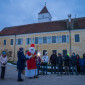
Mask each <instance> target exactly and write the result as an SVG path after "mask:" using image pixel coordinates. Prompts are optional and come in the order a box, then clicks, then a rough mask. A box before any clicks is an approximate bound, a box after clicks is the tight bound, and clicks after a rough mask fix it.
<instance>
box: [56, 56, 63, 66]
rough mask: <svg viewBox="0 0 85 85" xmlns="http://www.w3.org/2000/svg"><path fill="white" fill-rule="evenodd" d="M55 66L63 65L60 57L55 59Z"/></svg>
mask: <svg viewBox="0 0 85 85" xmlns="http://www.w3.org/2000/svg"><path fill="white" fill-rule="evenodd" d="M57 64H58V65H63V58H62V57H61V56H60V57H58V58H57Z"/></svg>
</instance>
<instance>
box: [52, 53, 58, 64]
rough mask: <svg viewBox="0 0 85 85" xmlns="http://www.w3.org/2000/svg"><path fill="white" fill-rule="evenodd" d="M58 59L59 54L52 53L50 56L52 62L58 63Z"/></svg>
mask: <svg viewBox="0 0 85 85" xmlns="http://www.w3.org/2000/svg"><path fill="white" fill-rule="evenodd" d="M56 61H57V55H56V54H53V55H51V57H50V62H51V64H52V65H56Z"/></svg>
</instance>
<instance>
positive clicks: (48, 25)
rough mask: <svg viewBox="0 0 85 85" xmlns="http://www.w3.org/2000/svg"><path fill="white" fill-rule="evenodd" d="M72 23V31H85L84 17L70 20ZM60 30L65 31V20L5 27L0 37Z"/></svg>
mask: <svg viewBox="0 0 85 85" xmlns="http://www.w3.org/2000/svg"><path fill="white" fill-rule="evenodd" d="M72 21H74V29H85V17H83V18H77V19H76V20H75V19H72ZM61 30H67V19H66V20H60V21H52V22H44V23H35V24H28V25H22V26H14V27H7V28H4V29H3V30H2V31H1V32H0V36H7V35H15V34H16V35H18V34H30V33H41V32H52V31H61Z"/></svg>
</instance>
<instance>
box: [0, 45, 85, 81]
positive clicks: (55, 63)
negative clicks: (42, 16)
mask: <svg viewBox="0 0 85 85" xmlns="http://www.w3.org/2000/svg"><path fill="white" fill-rule="evenodd" d="M34 47H35V45H34V44H31V47H30V48H29V51H28V52H26V54H25V55H24V50H23V48H19V51H18V56H17V57H18V60H17V71H18V81H23V79H22V77H21V74H22V73H25V76H26V77H28V78H30V79H32V78H38V77H39V71H40V69H41V73H42V74H43V75H45V74H47V72H48V64H51V74H53V72H54V73H55V74H56V73H57V74H58V75H60V74H63V71H64V72H65V73H64V74H65V75H69V74H72V75H73V74H74V72H75V73H76V75H78V74H82V75H84V74H85V54H83V58H80V56H79V55H78V54H76V55H75V53H72V55H71V56H69V54H66V55H65V56H62V55H61V53H58V55H56V53H55V52H53V54H52V55H51V56H50V59H49V57H48V55H47V52H45V55H44V56H43V57H42V59H41V57H40V54H39V55H37V54H36V53H35V49H34ZM7 61H8V59H7V56H6V52H5V51H3V52H2V55H1V57H0V62H1V78H2V79H4V75H5V68H6V64H7Z"/></svg>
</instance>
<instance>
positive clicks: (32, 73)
mask: <svg viewBox="0 0 85 85" xmlns="http://www.w3.org/2000/svg"><path fill="white" fill-rule="evenodd" d="M34 47H35V45H34V44H31V47H30V48H29V51H28V52H27V54H26V58H28V60H27V67H26V68H25V76H26V77H29V78H38V76H37V65H36V60H37V56H36V53H35V49H34Z"/></svg>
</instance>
